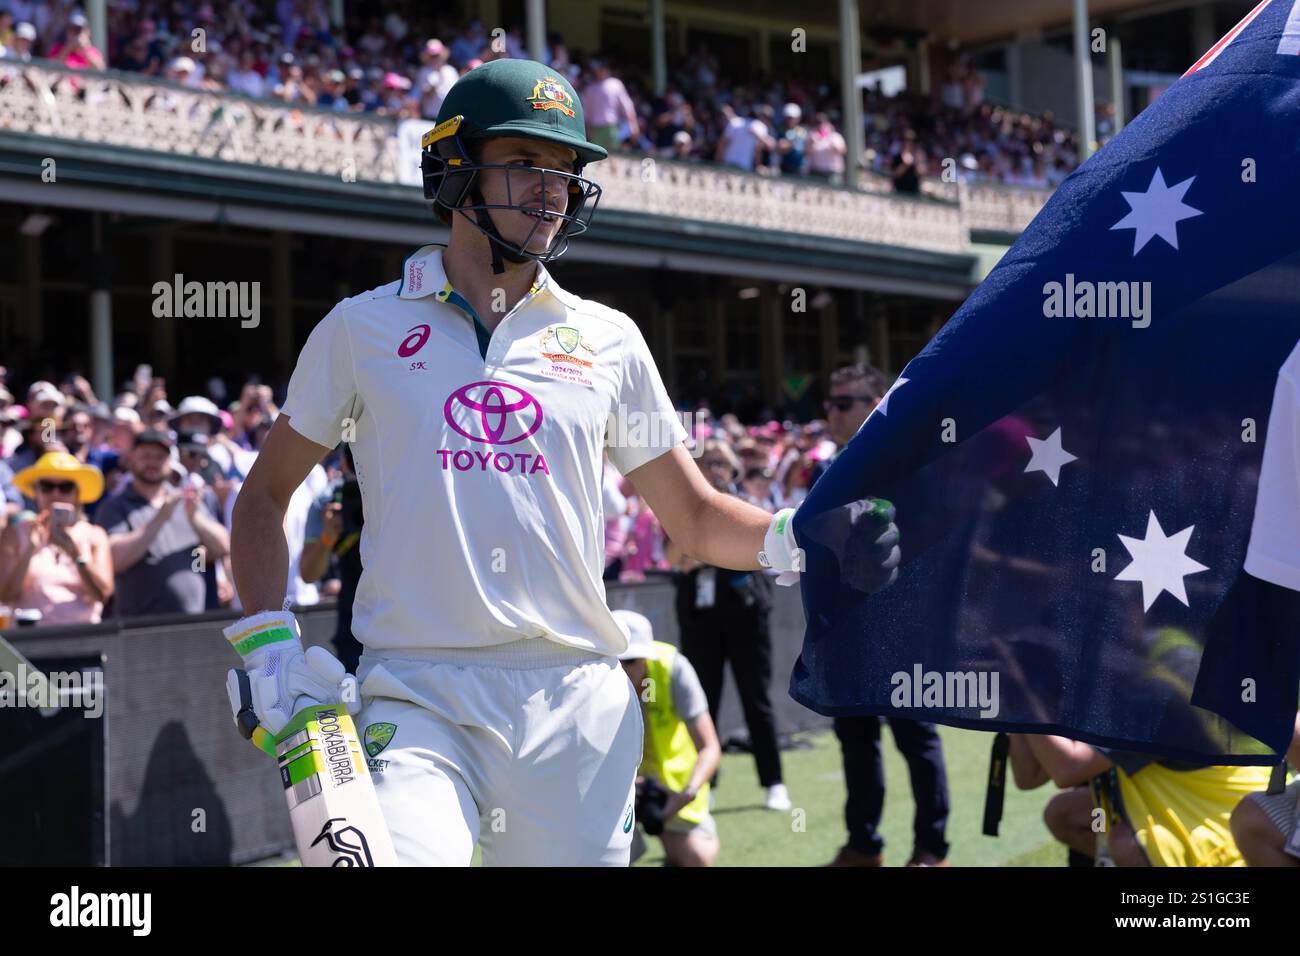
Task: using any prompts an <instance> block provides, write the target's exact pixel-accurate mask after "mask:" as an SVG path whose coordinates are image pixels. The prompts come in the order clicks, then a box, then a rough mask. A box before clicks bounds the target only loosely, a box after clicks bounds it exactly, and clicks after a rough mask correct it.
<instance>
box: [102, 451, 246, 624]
mask: <svg viewBox="0 0 1300 956" xmlns="http://www.w3.org/2000/svg"><path fill="white" fill-rule="evenodd" d="M171 450H172V437H171V433H170V432H162V431H155V430H153V429H149V430H146V431H143V432H141V433H140V434H139V435H138V436H136V440H135V447H134V448H133V449H132V450H131V453H130V455H129V456H128V462H127V467H128V468H129V469H130V472H131V482H130V484H128V485H127V486H126V488H125V489H123V491H122V492H121V493H120V494H117V495H114V496H113V497H112V498H109V499H107V500H106V501H104V503H103V504H101V505H100V506H99V508H98V510H97V511H96V513H95V522H96V523H97V524H98V525H100V526H101V527H102V528H104V529H105V530H106V531H107V532H108V542H109V547H110V548H111V549H112V553H113V567H114V569H115V571H116V575H117V593H116V596H115V598H114V603H115V605H116V611H117V614H118V616H120V617H133V616H136V615H141V614H177V613H185V614H197V613H200V612H201V611H203V610H204V609H205V608H206V606H207V604H208V595H209V594H210V593H215V586H214V585H210V584H209V580H208V579H209V578H210V577H214V575H215V563H216V562H217V561H218V560H220V559H221V558H223V557H225V555H226V554H227V553H228V552H229V550H230V535H229V533H228V532H227V531H226V529H225V528H224V527H223V526H222V525H221V523H220V522H219V521H217V520H216V519H215V518H213V516H212V514H211V513H210V512H209V510H208V508H207V507H206V506H205V505H204V504H203V501H202V495H201V493H200V491H199V489H198V488H197V487H196V486H195V485H193V484H189V483H186V484H185V485H183V486H182V487H181V488H173V487H172V486H171V485H170V484H169V483H168V482H167V480H166V479H167V472H168V470H169V469H170V467H171ZM200 546H201V547H202V548H203V551H202V552H196V551H195V549H196V548H198V547H200Z"/></svg>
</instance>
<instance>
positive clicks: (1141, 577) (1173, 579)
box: [1115, 511, 1209, 611]
mask: <svg viewBox="0 0 1300 956" xmlns="http://www.w3.org/2000/svg"><path fill="white" fill-rule="evenodd" d="M1195 527H1196V526H1195V525H1188V526H1187V527H1186V528H1184V529H1183V530H1182V531H1179V532H1178V533H1177V534H1174V535H1170V536H1168V537H1166V536H1165V533H1164V530H1163V529H1162V528H1161V527H1160V522H1159V520H1157V518H1156V513H1155V512H1154V511H1152V512H1150V513H1149V514H1148V517H1147V536H1146V538H1144V539H1138V538H1129V537H1126V536H1125V535H1122V534H1121V535H1118V537H1119V540H1120V541H1122V542H1123V543H1124V547H1126V548H1128V553H1129V554H1131V555H1132V556H1133V563H1132V564H1130V565H1129V566H1128V567H1126V568H1125V569H1124V570H1123V571H1121V572H1120V573H1119V574H1117V575H1115V580H1116V581H1141V582H1142V610H1143V611H1149V610H1151V605H1152V604H1154V603H1155V600H1156V598H1158V597H1159V596H1160V592H1161V591H1168V592H1169V593H1170V594H1172V595H1173V596H1174V597H1176V598H1178V600H1179V601H1181V602H1182V603H1183V606H1184V607H1187V606H1188V604H1187V589H1186V587H1185V586H1184V583H1183V578H1184V576H1186V575H1188V574H1199V573H1200V572H1201V571H1208V570H1209V568H1207V567H1206V566H1205V565H1203V564H1201V563H1200V562H1198V561H1193V560H1192V559H1191V558H1189V557H1188V556H1187V542H1188V539H1190V538H1191V536H1192V531H1193V529H1194V528H1195Z"/></svg>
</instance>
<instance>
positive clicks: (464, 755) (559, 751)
mask: <svg viewBox="0 0 1300 956" xmlns="http://www.w3.org/2000/svg"><path fill="white" fill-rule="evenodd" d="M358 677H359V678H360V680H361V700H362V704H363V709H362V711H361V713H360V715H358V717H357V718H356V724H357V728H358V732H359V733H360V734H361V736H362V740H363V743H364V744H366V747H367V752H368V756H369V763H370V769H371V776H372V777H373V779H374V782H375V789H376V792H377V793H378V794H379V804H380V807H381V808H382V810H383V813H384V818H385V820H386V822H387V823H388V829H389V831H390V832H391V833H392V837H393V846H394V847H395V849H396V850H397V859H398V862H399V863H401V864H403V865H406V866H468V865H469V864H470V860H471V858H472V856H473V853H474V845H475V844H476V843H477V844H479V845H480V846H481V847H482V850H483V864H484V865H485V866H627V865H628V861H629V856H630V852H631V845H632V831H633V822H634V821H633V802H634V799H635V779H636V772H637V767H638V766H639V765H640V763H641V749H642V743H643V741H644V724H643V723H642V717H641V706H640V702H639V700H638V699H637V695H636V693H635V691H634V689H633V687H632V684H631V681H629V680H628V678H627V675H626V674H625V673H624V672H623V668H622V667H621V665H620V664H619V662H618V660H617V659H615V658H613V657H603V656H600V655H597V654H593V653H591V652H588V651H581V650H575V649H572V648H568V647H565V646H563V645H560V644H557V643H555V642H553V641H548V640H545V639H541V638H539V639H532V640H520V641H516V642H514V643H512V644H504V645H499V646H496V647H488V648H463V649H461V648H440V649H427V650H426V649H419V650H403V651H396V652H382V653H379V654H367V655H363V656H362V658H361V663H360V666H359V667H358ZM390 725H391V726H390ZM393 727H395V728H396V729H393ZM381 745H382V749H380V748H381Z"/></svg>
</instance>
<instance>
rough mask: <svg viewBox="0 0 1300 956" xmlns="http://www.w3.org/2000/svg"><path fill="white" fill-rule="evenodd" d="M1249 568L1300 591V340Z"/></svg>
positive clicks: (1280, 382)
mask: <svg viewBox="0 0 1300 956" xmlns="http://www.w3.org/2000/svg"><path fill="white" fill-rule="evenodd" d="M1245 568H1246V571H1247V572H1248V573H1250V574H1252V575H1254V576H1255V577H1257V578H1260V579H1262V580H1264V581H1270V582H1272V583H1273V584H1277V585H1279V586H1281V587H1284V588H1291V589H1292V590H1293V591H1300V345H1297V346H1296V347H1295V349H1294V350H1293V351H1292V352H1291V356H1290V358H1288V359H1287V360H1286V364H1284V365H1283V366H1282V370H1281V371H1280V372H1278V375H1277V388H1276V389H1275V390H1274V392H1273V409H1272V411H1270V412H1269V415H1268V434H1267V436H1266V437H1265V439H1264V463H1263V465H1262V467H1261V470H1260V475H1259V491H1258V493H1257V495H1256V498H1255V522H1254V526H1253V527H1252V528H1251V531H1250V544H1249V545H1248V546H1247V548H1246V564H1245Z"/></svg>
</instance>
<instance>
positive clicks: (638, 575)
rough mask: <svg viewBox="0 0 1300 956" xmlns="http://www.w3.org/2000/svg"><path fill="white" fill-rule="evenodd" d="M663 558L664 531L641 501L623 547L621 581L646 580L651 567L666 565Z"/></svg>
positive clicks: (619, 577)
mask: <svg viewBox="0 0 1300 956" xmlns="http://www.w3.org/2000/svg"><path fill="white" fill-rule="evenodd" d="M665 566H666V565H665V562H664V560H663V531H662V530H661V529H660V527H659V519H658V518H656V517H655V514H654V512H653V511H651V510H650V509H649V508H648V507H647V506H646V504H645V502H641V507H640V510H639V511H638V512H637V516H636V520H635V521H634V522H633V523H632V531H631V533H630V534H629V535H628V538H627V544H626V546H625V547H624V549H623V568H622V570H621V571H620V572H619V575H618V579H619V580H620V581H644V580H645V573H646V571H647V570H649V569H650V568H660V567H665Z"/></svg>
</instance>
